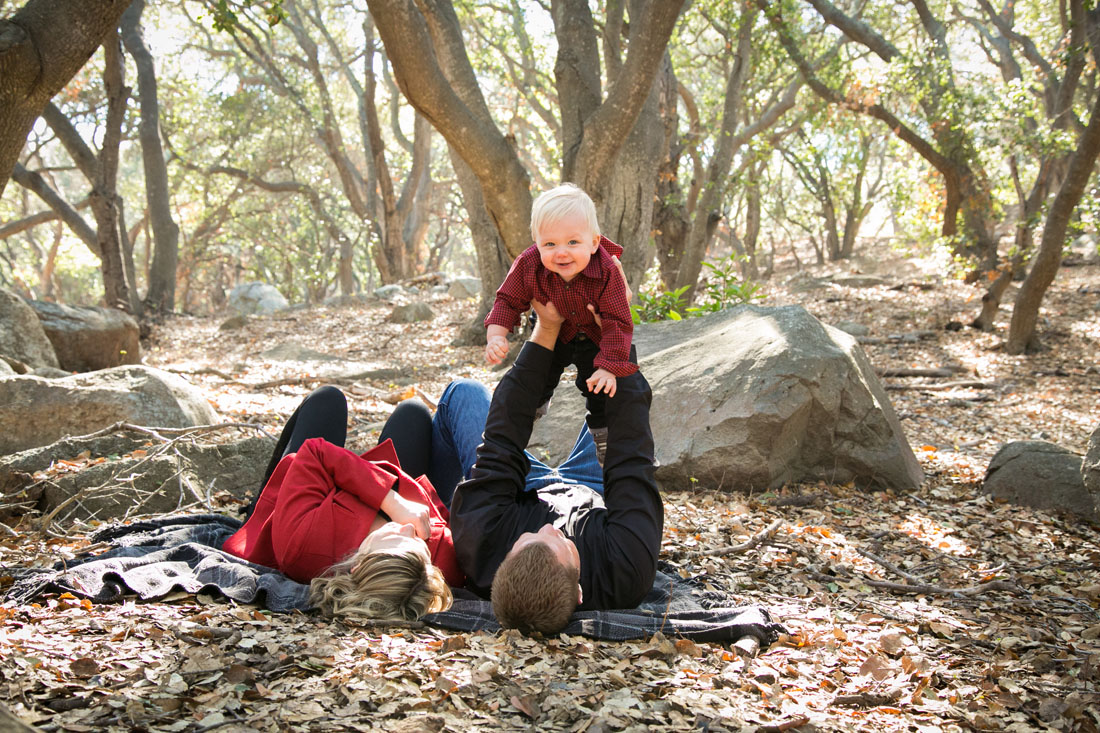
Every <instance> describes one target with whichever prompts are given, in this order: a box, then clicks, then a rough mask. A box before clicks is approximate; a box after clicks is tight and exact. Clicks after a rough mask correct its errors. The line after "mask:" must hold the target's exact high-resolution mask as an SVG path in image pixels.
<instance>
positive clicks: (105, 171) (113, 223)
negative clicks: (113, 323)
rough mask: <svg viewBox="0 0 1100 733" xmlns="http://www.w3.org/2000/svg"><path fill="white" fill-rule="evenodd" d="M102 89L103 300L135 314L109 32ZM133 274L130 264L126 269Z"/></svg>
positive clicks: (99, 231)
mask: <svg viewBox="0 0 1100 733" xmlns="http://www.w3.org/2000/svg"><path fill="white" fill-rule="evenodd" d="M103 51H104V57H105V62H104V65H103V86H104V89H105V90H106V94H107V121H106V124H105V126H104V133H103V146H102V148H101V149H100V151H99V161H98V162H99V166H98V167H99V171H98V175H97V176H96V178H95V181H94V183H93V188H92V196H91V198H92V211H94V212H95V219H96V237H97V239H98V241H99V249H100V251H101V252H102V253H103V266H102V272H103V297H104V300H105V301H106V304H107V307H108V308H118V309H119V310H122V311H126V312H127V313H134V312H135V310H136V309H135V307H134V303H133V300H135V299H134V298H133V293H132V284H131V283H130V282H129V281H128V278H127V269H128V268H127V266H126V250H125V248H124V246H123V242H122V234H123V231H124V230H123V229H122V226H123V225H122V198H121V197H120V196H119V195H118V159H119V143H120V141H121V138H122V119H123V117H125V116H126V99H127V97H128V96H129V93H130V90H129V89H128V88H127V87H126V86H125V83H124V77H123V73H124V66H123V59H122V50H121V48H120V47H119V38H118V32H117V31H116V30H112V31H111V32H110V33H109V34H108V36H107V38H106V40H105V41H104V43H103ZM129 269H131V270H132V264H131V267H130V268H129Z"/></svg>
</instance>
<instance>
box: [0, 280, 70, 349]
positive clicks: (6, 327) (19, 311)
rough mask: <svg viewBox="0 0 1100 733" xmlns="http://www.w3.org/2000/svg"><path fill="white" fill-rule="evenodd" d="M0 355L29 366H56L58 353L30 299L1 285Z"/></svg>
mask: <svg viewBox="0 0 1100 733" xmlns="http://www.w3.org/2000/svg"><path fill="white" fill-rule="evenodd" d="M0 354H4V355H5V356H10V357H11V358H13V359H16V360H18V361H21V362H23V363H25V364H26V365H27V366H30V367H36V366H52V367H56V366H57V354H55V353H54V350H53V344H51V343H50V340H49V338H47V337H46V332H45V330H43V328H42V322H41V321H39V320H38V316H36V315H35V312H34V309H33V308H31V307H30V306H29V305H28V304H27V301H25V300H23V299H22V298H21V297H19V296H18V295H16V294H15V293H13V292H11V291H10V290H5V289H4V288H0Z"/></svg>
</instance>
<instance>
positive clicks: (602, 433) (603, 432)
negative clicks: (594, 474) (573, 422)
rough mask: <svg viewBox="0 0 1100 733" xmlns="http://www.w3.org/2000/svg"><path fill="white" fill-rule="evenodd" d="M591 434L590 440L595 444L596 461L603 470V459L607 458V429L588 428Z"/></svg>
mask: <svg viewBox="0 0 1100 733" xmlns="http://www.w3.org/2000/svg"><path fill="white" fill-rule="evenodd" d="M588 432H590V433H592V440H593V441H594V442H595V443H596V460H597V461H599V462H600V468H603V459H604V458H605V457H606V456H607V428H588Z"/></svg>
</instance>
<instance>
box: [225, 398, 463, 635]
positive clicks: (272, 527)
mask: <svg viewBox="0 0 1100 733" xmlns="http://www.w3.org/2000/svg"><path fill="white" fill-rule="evenodd" d="M421 408H422V406H420V407H417V406H414V405H412V404H406V405H399V406H398V408H397V409H395V410H394V413H393V414H392V415H391V416H390V418H389V420H387V422H386V425H385V427H384V428H383V430H382V435H381V438H380V441H379V445H378V446H376V447H375V448H373V449H371V450H370V451H367V452H366V453H364V454H363V455H362V456H360V455H357V454H355V453H353V452H352V451H350V450H347V449H346V448H344V447H343V446H344V441H345V439H346V437H347V414H348V410H347V401H346V399H345V397H344V395H343V394H342V393H341V392H340V390H338V389H336V388H335V387H322V388H320V389H318V390H315V391H314V392H313V393H312V394H310V395H309V396H308V397H307V398H306V399H305V400H304V401H303V402H302V404H301V405H300V406H299V407H298V409H297V410H295V411H294V414H293V415H292V416H291V417H290V419H289V420H288V421H287V424H286V427H285V428H284V429H283V432H282V435H281V436H280V437H279V441H278V442H277V443H276V446H275V450H274V452H273V454H272V458H271V461H270V463H269V465H268V467H267V471H266V473H265V476H264V483H263V489H262V490H261V492H260V494H259V495H258V496H257V497H256V499H255V500H254V502H253V504H252V506H251V507H249V510H248V517H247V519H246V521H245V523H244V526H242V527H241V529H240V530H239V531H237V532H236V533H235V534H234V535H233V536H231V537H230V538H229V539H228V540H226V542H225V544H224V545H223V546H222V549H223V550H225V551H226V552H229V553H232V554H234V555H236V556H238V557H240V558H243V559H245V560H248V561H249V562H254V563H257V564H260V565H266V566H268V567H273V568H276V569H278V570H279V571H281V572H282V573H283V574H284V575H286V576H288V577H290V578H292V579H294V580H297V581H298V582H301V583H309V584H310V600H311V602H312V603H313V604H314V605H316V606H317V607H318V608H320V609H321V611H322V612H324V613H325V614H327V615H341V614H351V615H359V616H364V617H369V618H374V619H381V620H390V621H402V620H404V621H411V620H414V619H416V618H419V617H420V616H422V615H424V614H425V613H432V612H434V611H442V610H445V609H447V608H448V607H450V605H451V598H452V597H451V591H450V588H449V587H448V584H450V585H454V586H461V585H462V584H463V582H464V581H465V576H464V575H463V574H462V571H461V570H460V569H459V567H458V563H457V561H456V559H455V554H454V544H453V542H452V540H451V533H450V529H449V528H448V527H447V517H448V514H447V508H446V505H445V504H444V503H443V502H442V501H440V499H439V496H438V495H437V494H436V491H435V489H434V488H433V486H432V483H431V481H430V479H429V477H428V476H425V474H427V473H428V471H427V468H426V466H427V462H426V461H427V456H426V452H425V450H424V448H423V447H422V446H421V445H420V443H419V440H420V436H421V435H423V434H424V432H425V428H427V431H428V434H429V435H430V430H431V416H430V414H429V415H427V418H426V419H427V425H426V426H425V424H424V420H425V413H426V408H423V409H421ZM409 436H416V440H410V438H409ZM437 452H438V454H439V455H440V456H443V455H444V453H445V451H443V450H439V451H437ZM452 461H453V462H454V463H455V466H454V467H453V468H451V473H453V475H455V476H457V477H460V476H461V470H460V469H459V468H457V459H453V458H452ZM413 476H419V477H420V478H419V479H414V478H413ZM448 480H449V481H453V484H451V485H450V486H449V490H450V492H452V493H453V491H454V485H456V484H457V482H458V478H453V479H448Z"/></svg>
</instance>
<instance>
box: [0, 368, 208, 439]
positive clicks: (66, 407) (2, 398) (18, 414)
mask: <svg viewBox="0 0 1100 733" xmlns="http://www.w3.org/2000/svg"><path fill="white" fill-rule="evenodd" d="M217 419H218V417H217V414H216V413H215V412H214V408H212V407H211V406H210V403H209V402H207V400H206V397H205V396H204V395H203V394H202V393H201V392H200V391H199V390H198V389H196V388H195V387H193V386H191V385H190V384H188V383H187V381H185V380H184V379H183V378H182V377H180V376H178V375H176V374H171V373H169V372H162V371H160V370H158V369H153V368H150V367H146V366H121V367H114V368H112V369H103V370H100V371H97V372H90V373H86V374H76V375H71V376H68V377H65V378H63V379H43V378H42V377H34V376H15V377H3V378H0V425H3V426H4V430H2V431H0V455H2V454H5V453H12V452H15V451H20V450H25V449H27V448H33V447H36V446H40V445H47V444H49V443H52V442H54V441H56V440H58V439H59V438H63V437H65V436H69V435H85V434H88V433H92V432H94V431H96V430H99V429H101V428H104V427H107V426H109V425H112V424H114V423H116V422H127V423H131V424H135V425H146V426H155V427H170V428H182V427H189V426H191V425H205V424H210V423H214V422H217Z"/></svg>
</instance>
